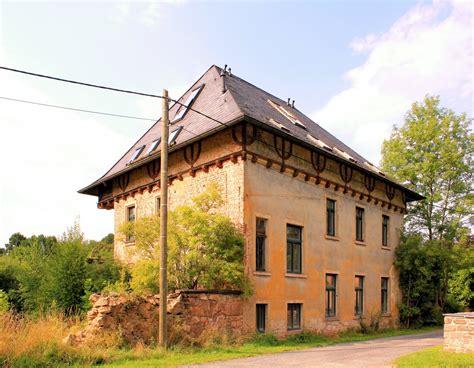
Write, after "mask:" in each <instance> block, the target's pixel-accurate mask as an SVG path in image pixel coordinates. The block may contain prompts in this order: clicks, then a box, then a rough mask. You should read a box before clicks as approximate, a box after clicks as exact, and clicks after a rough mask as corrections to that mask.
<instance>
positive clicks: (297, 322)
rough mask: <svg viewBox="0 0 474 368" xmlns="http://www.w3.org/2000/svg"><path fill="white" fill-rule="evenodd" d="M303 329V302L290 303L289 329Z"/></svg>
mask: <svg viewBox="0 0 474 368" xmlns="http://www.w3.org/2000/svg"><path fill="white" fill-rule="evenodd" d="M299 329H301V304H288V330H299Z"/></svg>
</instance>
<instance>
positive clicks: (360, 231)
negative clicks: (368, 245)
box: [356, 207, 364, 241]
mask: <svg viewBox="0 0 474 368" xmlns="http://www.w3.org/2000/svg"><path fill="white" fill-rule="evenodd" d="M356 240H357V241H364V209H363V208H360V207H356Z"/></svg>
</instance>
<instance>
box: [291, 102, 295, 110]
mask: <svg viewBox="0 0 474 368" xmlns="http://www.w3.org/2000/svg"><path fill="white" fill-rule="evenodd" d="M291 107H292V108H295V100H293V102H292V103H291Z"/></svg>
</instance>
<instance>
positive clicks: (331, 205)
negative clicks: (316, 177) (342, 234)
mask: <svg viewBox="0 0 474 368" xmlns="http://www.w3.org/2000/svg"><path fill="white" fill-rule="evenodd" d="M326 205H327V209H326V211H327V214H326V222H327V235H330V236H335V235H336V216H335V213H336V201H334V200H332V199H328V200H327V201H326Z"/></svg>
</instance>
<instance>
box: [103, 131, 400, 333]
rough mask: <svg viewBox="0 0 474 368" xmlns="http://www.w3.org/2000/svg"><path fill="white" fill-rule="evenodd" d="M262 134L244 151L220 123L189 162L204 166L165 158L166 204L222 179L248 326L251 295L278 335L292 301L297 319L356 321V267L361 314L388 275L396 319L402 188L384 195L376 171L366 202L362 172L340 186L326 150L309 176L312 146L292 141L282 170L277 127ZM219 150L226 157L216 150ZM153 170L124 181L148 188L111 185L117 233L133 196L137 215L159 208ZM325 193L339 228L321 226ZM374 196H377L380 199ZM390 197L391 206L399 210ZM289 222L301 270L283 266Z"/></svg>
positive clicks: (338, 324) (372, 309) (121, 249)
mask: <svg viewBox="0 0 474 368" xmlns="http://www.w3.org/2000/svg"><path fill="white" fill-rule="evenodd" d="M258 134H259V137H260V138H259V140H257V141H254V142H253V143H252V144H249V145H248V146H247V147H246V153H245V154H244V153H243V152H242V146H241V145H239V144H237V143H236V142H234V141H233V140H232V134H231V130H224V131H222V132H220V133H218V134H217V135H216V136H212V137H208V138H206V139H205V140H204V141H203V142H202V153H201V155H200V157H199V158H198V160H197V161H196V162H195V163H194V167H195V168H198V167H200V165H203V164H206V163H212V164H210V165H208V167H207V168H206V169H204V168H203V167H202V168H200V169H196V170H195V171H194V172H192V173H191V172H189V165H188V167H186V165H187V164H186V163H185V162H184V161H183V160H182V151H178V152H175V153H174V154H172V155H171V156H170V168H169V172H170V177H174V179H173V180H172V181H171V184H170V189H169V194H170V198H169V201H170V208H174V207H176V206H177V205H180V204H183V203H189V201H190V200H191V198H193V197H194V196H196V195H198V194H200V193H202V192H203V191H205V189H206V186H207V185H208V184H209V183H211V182H216V183H218V184H219V185H220V187H221V188H222V195H223V198H224V200H225V205H224V208H223V211H224V213H226V214H227V215H228V216H230V217H231V218H232V219H233V221H234V222H235V223H236V225H238V226H239V227H241V228H242V230H243V232H244V234H245V247H246V261H245V262H246V268H247V272H248V274H249V276H250V277H251V279H252V281H253V284H254V295H253V296H252V297H251V298H249V299H248V300H246V301H245V303H244V309H243V311H244V316H245V318H244V320H245V321H246V323H247V327H248V329H249V330H255V323H256V317H255V304H257V303H258V304H267V315H266V319H267V320H266V329H267V330H268V331H270V332H272V333H275V334H278V335H285V334H286V333H287V304H288V303H299V304H302V316H301V322H302V326H301V327H302V329H309V330H318V331H324V332H332V331H336V330H340V329H343V328H347V327H357V326H358V325H359V322H358V318H357V317H356V316H355V314H354V303H355V291H354V277H355V276H356V275H358V276H364V277H365V285H364V314H365V316H366V317H368V316H369V315H370V314H371V313H372V314H373V313H376V312H378V311H380V307H381V306H380V303H381V294H380V293H381V290H380V287H381V286H380V280H381V277H386V278H389V280H390V281H389V300H388V309H389V310H388V312H387V313H385V314H383V315H382V317H381V324H382V325H396V324H397V321H398V310H397V303H398V300H399V298H400V293H399V289H398V287H397V284H398V281H397V274H396V272H395V270H394V267H393V259H394V258H393V257H394V249H395V247H396V245H397V244H398V241H399V230H400V228H401V226H402V220H403V214H402V209H403V208H404V204H403V201H402V198H401V193H400V192H399V191H396V195H395V196H394V197H393V199H392V200H391V201H389V200H388V199H387V198H386V197H387V194H386V193H385V185H384V184H383V183H381V182H378V181H376V185H375V189H374V190H373V191H372V193H371V196H372V199H371V200H370V202H369V201H368V196H367V195H366V196H364V197H361V193H363V192H364V191H365V192H366V190H365V188H364V175H363V173H361V172H358V171H356V170H354V171H353V175H352V179H351V181H350V182H349V183H348V184H346V190H345V189H344V188H345V187H344V185H345V183H344V181H342V180H341V177H340V173H339V163H338V162H336V161H334V160H331V159H329V158H327V161H326V167H325V169H324V170H323V171H322V172H321V173H320V178H321V179H320V183H319V184H316V179H315V178H314V177H310V178H309V179H308V178H307V177H306V174H305V172H313V174H314V168H312V165H311V163H310V162H311V157H310V155H311V153H310V151H308V150H306V149H305V148H303V147H301V146H298V145H296V144H293V147H292V151H293V155H292V156H291V157H290V158H288V159H287V160H285V163H284V170H283V172H282V163H281V158H279V156H278V154H277V152H276V150H275V149H274V148H273V145H274V142H272V137H273V136H272V135H271V134H270V133H269V132H265V131H259V133H258ZM180 156H181V157H180ZM216 157H217V158H222V159H221V160H216ZM225 158H226V159H225ZM269 162H270V163H271V166H270V167H269ZM295 168H296V170H295ZM151 179H152V178H150V177H149V175H148V174H147V171H146V169H145V168H141V169H138V170H137V171H136V172H132V173H131V174H130V179H129V183H128V185H127V188H139V187H140V186H143V185H145V186H146V188H145V189H143V190H141V189H136V191H135V192H134V191H132V192H130V193H129V194H128V195H123V194H121V193H122V192H123V191H122V190H121V189H120V188H119V187H114V188H113V191H112V195H111V198H112V197H115V199H114V202H113V203H114V210H115V230H116V233H117V232H118V229H119V227H120V225H121V224H122V223H123V222H124V221H126V211H125V209H126V207H128V206H130V205H135V207H136V216H137V217H141V216H149V215H152V214H154V213H156V212H155V211H156V208H157V207H156V199H157V198H158V197H159V185H158V184H157V183H155V184H154V185H153V186H151V188H149V187H148V186H147V185H149V184H148V183H149V182H150V180H151ZM327 183H329V185H328V184H327ZM336 186H337V190H336ZM353 189H354V190H357V191H358V192H357V193H356V194H355V195H352V194H353V192H352V190H353ZM344 191H346V193H344ZM140 192H141V193H140ZM117 196H118V197H117ZM328 198H329V199H333V200H335V201H336V236H335V237H330V236H327V235H325V234H326V199H328ZM375 198H378V199H379V200H378V202H377V204H375V202H376V199H375ZM381 198H384V199H383V200H382V199H381ZM382 201H384V203H385V204H384V205H383V207H382ZM389 202H390V203H391V208H390V209H389V208H388V207H389ZM356 206H357V207H361V208H364V209H365V225H364V227H365V228H364V233H365V239H364V241H363V242H357V241H356V240H355V220H354V218H355V207H356ZM394 206H397V210H396V211H395V207H394ZM382 215H387V216H389V217H390V226H389V247H384V246H382V240H381V239H382V233H381V232H382V227H381V226H382V225H381V221H382ZM257 217H259V218H264V219H266V220H267V241H266V255H267V257H266V270H265V272H257V271H256V270H255V231H256V229H255V223H256V218H257ZM287 224H292V225H298V226H301V227H302V228H303V231H302V234H303V239H302V254H303V256H302V268H303V269H302V273H301V274H288V273H287V272H286V246H287V244H286V225H287ZM130 249H133V242H128V243H127V242H125V241H123V239H121V238H120V237H117V240H116V243H115V254H116V257H117V258H119V259H122V260H125V261H127V260H129V259H128V257H129V254H128V253H127V250H130ZM326 273H331V274H337V278H338V281H337V284H338V286H337V305H336V310H337V312H336V316H335V317H331V318H326V317H325V297H324V295H325V274H326Z"/></svg>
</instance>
